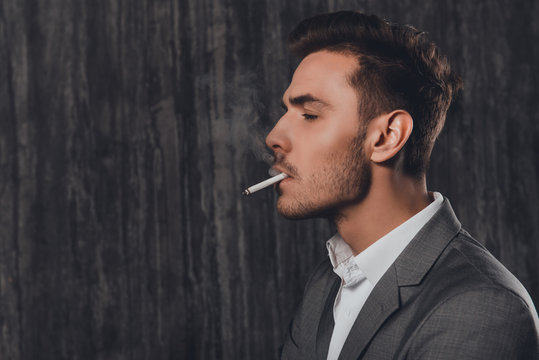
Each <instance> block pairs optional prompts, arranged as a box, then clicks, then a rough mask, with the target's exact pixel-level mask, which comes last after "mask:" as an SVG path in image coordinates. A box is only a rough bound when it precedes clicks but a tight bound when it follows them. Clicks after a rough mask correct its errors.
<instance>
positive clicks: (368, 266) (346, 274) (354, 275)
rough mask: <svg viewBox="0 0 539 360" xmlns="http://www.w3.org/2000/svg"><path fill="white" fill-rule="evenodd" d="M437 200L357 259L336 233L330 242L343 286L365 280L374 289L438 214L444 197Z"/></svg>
mask: <svg viewBox="0 0 539 360" xmlns="http://www.w3.org/2000/svg"><path fill="white" fill-rule="evenodd" d="M433 197H434V201H433V202H431V203H430V204H429V205H428V206H427V207H426V208H424V209H423V210H421V211H420V212H418V213H417V214H415V215H414V216H412V217H411V218H410V219H408V220H406V221H405V222H404V223H402V224H401V225H399V226H397V227H396V228H395V229H393V230H391V231H390V232H389V233H387V234H386V235H384V236H383V237H381V238H380V239H378V240H377V241H375V242H374V243H373V244H372V245H371V246H369V247H368V248H367V249H365V250H363V251H362V252H361V253H359V254H358V255H356V256H355V257H354V253H353V252H352V248H350V246H349V245H348V244H347V243H346V242H345V241H344V239H343V238H342V237H341V236H340V235H339V234H335V235H334V236H333V237H331V239H329V240H328V241H327V242H326V246H327V249H328V255H329V259H330V261H331V264H332V265H333V271H334V272H335V273H336V274H337V275H339V277H341V279H342V280H343V286H347V285H348V286H351V285H353V284H357V283H358V282H359V281H360V280H362V279H363V278H364V277H366V278H367V280H369V282H370V283H371V284H372V286H375V285H376V283H377V282H378V281H379V280H380V278H381V277H382V275H384V273H385V272H386V271H387V269H389V267H390V266H391V264H393V262H394V261H395V260H396V259H397V257H398V256H399V255H400V253H401V252H402V251H403V250H404V248H405V247H406V246H407V245H408V244H409V243H410V241H412V239H413V238H414V236H415V235H416V234H417V233H418V232H419V230H421V228H422V227H423V226H424V225H425V224H426V223H427V222H428V221H429V220H430V218H431V217H432V216H433V215H434V214H435V213H436V211H438V210H439V209H440V207H441V205H442V202H443V196H442V195H441V194H440V193H438V192H434V193H433Z"/></svg>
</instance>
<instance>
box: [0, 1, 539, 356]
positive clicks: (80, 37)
mask: <svg viewBox="0 0 539 360" xmlns="http://www.w3.org/2000/svg"><path fill="white" fill-rule="evenodd" d="M337 9H361V10H363V11H365V12H368V13H377V14H379V15H380V16H382V17H384V18H388V19H391V20H392V21H396V22H401V23H411V24H414V25H415V26H416V27H418V28H420V29H422V30H425V31H428V32H429V33H430V35H431V37H432V38H433V39H434V40H435V41H436V42H437V43H438V44H439V45H440V47H441V48H442V49H443V51H444V52H445V53H447V54H448V56H449V58H450V60H451V61H452V63H453V64H454V67H455V68H456V69H457V70H458V71H459V72H460V73H461V74H462V76H463V79H464V81H465V89H464V91H463V93H462V95H461V96H460V98H459V99H458V101H457V103H456V104H455V106H454V107H453V108H452V110H451V111H450V114H449V116H448V120H447V124H446V128H445V130H444V131H443V133H442V135H441V137H440V139H439V142H438V145H437V147H436V148H435V151H434V154H433V159H432V165H431V170H430V174H429V178H428V183H429V188H430V189H431V190H438V191H440V192H442V193H443V194H444V195H446V196H448V197H449V198H450V200H451V202H452V204H453V206H454V208H455V210H456V212H457V215H458V216H459V217H460V219H461V221H462V223H463V224H464V226H465V227H466V228H467V229H468V230H469V231H470V232H471V233H472V234H473V235H474V236H475V237H476V238H477V239H478V240H479V241H480V242H482V243H483V244H485V245H486V246H487V248H488V249H490V250H491V251H492V253H493V254H494V255H495V256H497V257H498V258H499V259H500V260H501V261H502V262H503V263H504V264H505V265H506V266H507V267H508V268H509V269H510V270H511V271H512V272H513V273H514V274H515V275H516V276H517V277H518V278H519V279H520V280H521V281H522V282H523V284H524V285H525V286H526V287H527V289H528V290H529V292H530V293H531V295H532V297H533V299H534V301H535V302H536V303H537V302H539V265H538V261H537V259H538V257H539V245H538V242H537V239H538V235H539V218H538V216H539V215H538V211H537V203H538V201H539V195H538V185H537V184H538V176H539V174H538V171H539V162H538V156H537V154H538V152H539V145H538V142H537V138H538V135H539V134H538V133H539V116H538V114H539V105H538V103H539V102H538V99H539V88H538V83H539V82H538V77H539V71H538V70H539V69H538V65H537V64H539V54H538V51H539V47H538V46H537V45H538V44H539V23H538V21H537V18H538V17H539V2H537V1H533V0H523V1H518V2H516V1H510V0H504V1H467V0H459V1H455V0H447V1H426V0H424V1H412V0H400V1H396V0H378V1H375V0H371V1H355V2H354V1H329V0H327V1H305V0H302V1H299V0H296V1H288V0H271V1H270V0H266V1H246V0H228V1H219V0H190V1H189V0H181V1H177V0H175V1H165V0H160V1H128V0H106V1H104V0H101V1H94V0H92V1H90V0H87V1H68V0H39V1H38V0H2V1H0V64H1V66H0V119H1V120H0V356H1V357H2V359H168V358H173V359H274V358H276V356H277V355H276V354H277V348H278V346H279V344H280V342H281V340H282V338H283V335H284V332H285V330H286V327H287V325H288V322H289V320H290V318H291V315H292V313H293V310H294V307H295V306H296V305H297V303H298V301H299V299H300V298H301V292H302V287H303V285H304V283H305V281H306V277H307V275H308V274H309V272H310V270H311V269H312V268H313V267H314V265H315V264H316V263H317V262H319V261H320V260H321V259H323V258H324V256H325V250H324V240H325V239H326V238H328V237H329V236H330V235H331V234H332V229H331V227H330V225H329V224H328V223H327V222H326V221H323V220H318V221H303V222H290V221H287V220H283V219H281V218H280V217H279V216H278V215H277V214H276V212H275V210H274V200H275V199H274V194H273V193H272V191H271V190H266V191H263V192H260V193H257V194H256V195H254V196H252V197H251V198H247V199H246V198H242V197H241V196H240V191H241V190H242V188H243V187H245V186H247V185H251V184H253V183H254V182H257V181H259V180H262V179H264V178H265V177H266V176H267V168H268V167H267V164H266V163H265V161H264V160H265V158H264V156H263V155H262V153H261V152H260V151H259V147H260V145H261V144H262V142H261V141H262V139H263V137H264V133H265V131H267V129H268V128H269V127H271V125H272V124H273V123H274V122H275V120H276V119H277V118H278V116H279V114H280V110H279V101H280V96H281V94H282V92H283V90H284V89H285V88H286V86H287V84H288V81H289V79H290V75H291V73H292V71H293V68H294V65H295V60H294V59H293V58H291V57H290V56H289V55H288V53H287V51H286V46H285V39H286V36H287V34H288V32H289V31H290V30H291V29H292V28H293V26H294V25H295V24H296V23H297V22H298V21H299V20H301V19H302V18H304V17H306V16H309V15H313V14H315V13H319V12H326V11H328V10H337Z"/></svg>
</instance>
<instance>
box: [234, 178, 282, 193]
mask: <svg viewBox="0 0 539 360" xmlns="http://www.w3.org/2000/svg"><path fill="white" fill-rule="evenodd" d="M287 177H288V175H287V174H285V173H280V174H279V175H275V176H274V177H271V178H269V179H268V180H264V181H262V182H260V183H258V184H256V185H253V186H251V187H249V188H247V189H246V190H243V192H242V194H243V195H250V194H252V193H254V192H256V191H258V190H262V189H264V188H267V187H268V186H271V185H273V184H275V183H277V182H279V181H281V180H284V179H286V178H287Z"/></svg>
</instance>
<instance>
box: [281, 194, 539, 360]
mask: <svg viewBox="0 0 539 360" xmlns="http://www.w3.org/2000/svg"><path fill="white" fill-rule="evenodd" d="M339 283H340V280H339V277H337V275H335V273H334V272H333V269H332V266H331V263H330V262H329V260H326V261H324V262H323V263H321V264H320V265H319V266H318V267H317V268H316V270H315V271H314V273H313V275H312V276H311V278H310V280H309V281H308V283H307V286H306V288H305V293H304V296H303V301H302V303H301V305H300V306H299V308H298V310H297V312H296V315H295V316H294V319H293V321H292V322H291V324H290V328H289V331H288V334H287V337H286V339H285V342H284V345H283V348H282V353H281V358H282V359H309V360H313V359H324V360H325V359H326V358H327V353H328V348H329V342H330V339H331V334H332V331H333V325H334V324H333V303H334V300H335V296H336V293H337V291H338V288H339ZM339 359H342V360H344V359H451V360H453V359H489V360H491V359H539V320H538V318H537V312H536V309H535V307H534V305H533V303H532V300H531V298H530V296H529V295H528V293H527V292H526V290H525V289H524V287H523V286H522V284H521V283H520V282H519V281H518V280H517V279H516V278H515V277H514V276H513V275H512V274H511V273H510V272H509V271H508V270H507V269H506V268H505V267H504V266H503V265H502V264H501V263H500V262H499V261H498V260H496V259H495V258H494V257H493V256H492V255H491V254H490V253H489V252H488V251H487V250H486V249H485V248H484V247H483V246H482V245H481V244H479V243H478V242H477V241H476V240H474V239H473V238H472V237H471V236H470V235H469V234H468V233H467V232H466V231H465V230H463V229H462V228H461V225H460V223H459V221H458V220H457V218H456V216H455V214H454V212H453V210H452V208H451V205H450V204H449V200H448V199H447V198H444V202H443V205H442V207H441V208H440V210H438V212H437V213H436V214H435V215H434V216H433V217H432V219H431V220H430V221H429V222H428V223H427V224H426V225H425V226H424V227H423V228H422V229H421V230H420V231H419V233H418V234H417V235H416V236H415V238H414V239H413V240H412V241H411V242H410V244H409V245H408V246H407V247H406V248H405V249H404V251H403V252H402V253H401V254H400V256H399V257H398V258H397V260H395V262H394V263H393V265H392V266H391V267H390V268H389V269H388V271H387V272H386V273H385V274H384V276H383V277H382V278H381V279H380V281H379V282H378V283H377V285H376V286H375V287H374V289H373V291H372V293H371V294H370V296H369V298H368V299H367V301H366V303H365V305H364V306H363V308H362V309H361V311H360V313H359V315H358V317H357V319H356V321H355V323H354V325H353V327H352V329H351V331H350V334H349V335H348V338H347V339H346V342H345V343H344V346H343V349H342V351H341V355H340V357H339Z"/></svg>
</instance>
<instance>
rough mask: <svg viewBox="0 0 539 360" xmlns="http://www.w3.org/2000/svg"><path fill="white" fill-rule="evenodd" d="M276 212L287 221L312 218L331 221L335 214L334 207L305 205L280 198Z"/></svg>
mask: <svg viewBox="0 0 539 360" xmlns="http://www.w3.org/2000/svg"><path fill="white" fill-rule="evenodd" d="M277 212H278V213H279V214H280V215H281V216H283V217H285V218H287V219H289V220H304V219H312V218H324V219H332V218H334V215H335V213H336V209H335V207H334V206H328V205H326V206H324V205H319V204H305V203H302V202H301V201H287V200H285V199H283V197H282V196H280V197H279V199H278V200H277Z"/></svg>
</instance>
